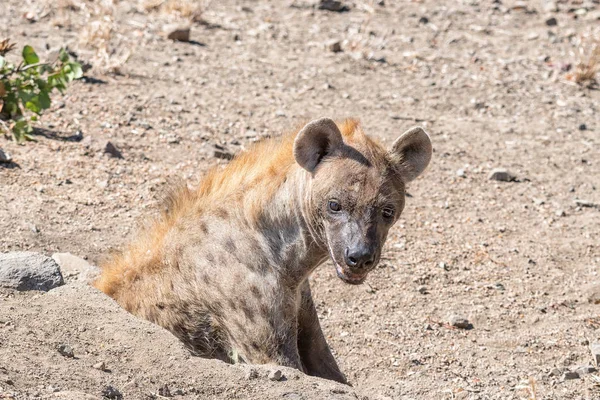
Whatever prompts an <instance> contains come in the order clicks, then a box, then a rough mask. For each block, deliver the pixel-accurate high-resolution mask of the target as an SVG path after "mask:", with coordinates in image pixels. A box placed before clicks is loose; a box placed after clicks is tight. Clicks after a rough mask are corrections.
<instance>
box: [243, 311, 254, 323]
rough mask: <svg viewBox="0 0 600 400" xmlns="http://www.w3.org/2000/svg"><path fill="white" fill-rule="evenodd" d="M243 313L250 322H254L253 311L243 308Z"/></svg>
mask: <svg viewBox="0 0 600 400" xmlns="http://www.w3.org/2000/svg"><path fill="white" fill-rule="evenodd" d="M242 311H243V312H244V315H245V316H246V318H248V319H249V320H250V322H254V313H253V312H252V310H251V309H249V308H247V307H244V308H242Z"/></svg>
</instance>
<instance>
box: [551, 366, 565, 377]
mask: <svg viewBox="0 0 600 400" xmlns="http://www.w3.org/2000/svg"><path fill="white" fill-rule="evenodd" d="M561 375H562V371H561V370H560V369H558V368H552V371H550V373H549V374H548V376H556V377H558V376H561Z"/></svg>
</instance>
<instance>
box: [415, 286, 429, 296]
mask: <svg viewBox="0 0 600 400" xmlns="http://www.w3.org/2000/svg"><path fill="white" fill-rule="evenodd" d="M417 291H418V292H419V293H421V294H427V293H428V292H429V291H428V290H427V286H419V287H418V288H417Z"/></svg>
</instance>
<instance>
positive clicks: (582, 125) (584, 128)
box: [0, 124, 587, 161]
mask: <svg viewBox="0 0 600 400" xmlns="http://www.w3.org/2000/svg"><path fill="white" fill-rule="evenodd" d="M579 130H580V131H585V130H587V125H586V124H581V125H579ZM0 157H1V156H0ZM0 161H1V160H0Z"/></svg>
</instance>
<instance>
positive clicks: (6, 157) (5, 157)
mask: <svg viewBox="0 0 600 400" xmlns="http://www.w3.org/2000/svg"><path fill="white" fill-rule="evenodd" d="M9 162H12V157H11V156H10V154H9V153H7V152H5V151H4V150H2V149H0V163H9Z"/></svg>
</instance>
